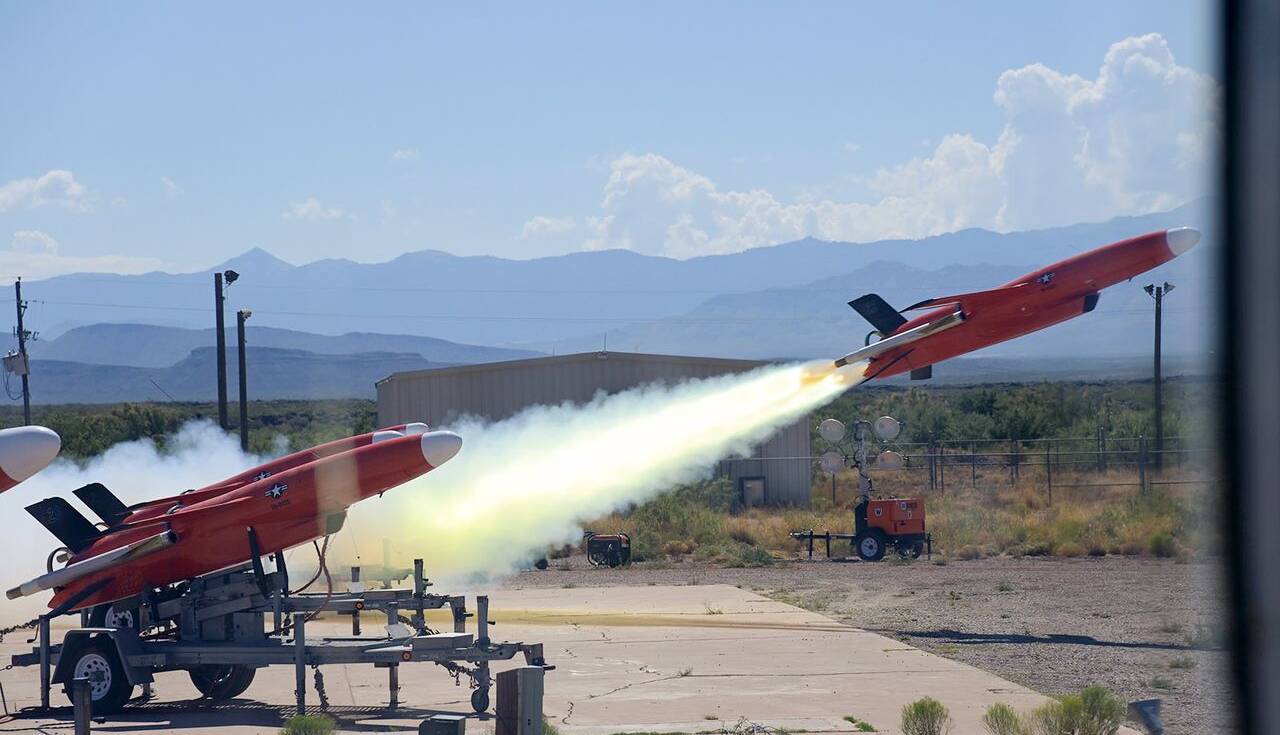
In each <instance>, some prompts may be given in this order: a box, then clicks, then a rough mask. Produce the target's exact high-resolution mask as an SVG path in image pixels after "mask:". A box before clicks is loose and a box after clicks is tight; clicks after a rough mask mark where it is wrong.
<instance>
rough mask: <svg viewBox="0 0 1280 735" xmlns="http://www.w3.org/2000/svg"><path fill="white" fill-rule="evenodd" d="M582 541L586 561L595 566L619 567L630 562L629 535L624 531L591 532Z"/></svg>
mask: <svg viewBox="0 0 1280 735" xmlns="http://www.w3.org/2000/svg"><path fill="white" fill-rule="evenodd" d="M583 542H584V544H585V546H586V551H587V561H589V562H591V564H592V565H593V566H597V567H620V566H623V565H624V564H630V563H631V537H630V536H628V535H627V534H625V533H592V532H591V531H587V533H586V535H585V537H584V538H583Z"/></svg>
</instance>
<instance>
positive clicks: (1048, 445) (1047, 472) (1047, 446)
mask: <svg viewBox="0 0 1280 735" xmlns="http://www.w3.org/2000/svg"><path fill="white" fill-rule="evenodd" d="M1052 448H1053V442H1051V441H1046V442H1045V443H1044V477H1045V480H1046V481H1048V483H1049V505H1050V507H1052V506H1053V457H1052V456H1050V454H1049V451H1050V450H1051V449H1052Z"/></svg>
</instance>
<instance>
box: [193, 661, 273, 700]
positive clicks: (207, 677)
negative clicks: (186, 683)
mask: <svg viewBox="0 0 1280 735" xmlns="http://www.w3.org/2000/svg"><path fill="white" fill-rule="evenodd" d="M255 673H257V670H256V669H252V668H250V667H248V666H234V665H231V666H212V665H210V666H197V667H196V668H194V669H188V670H187V674H188V675H189V676H190V677H191V683H192V684H194V685H195V687H196V689H199V690H200V693H201V694H203V695H204V696H206V697H208V698H209V699H214V700H218V701H223V700H227V699H234V698H236V697H238V696H240V695H241V694H244V690H246V689H248V688H249V685H250V684H252V683H253V676H254V674H255Z"/></svg>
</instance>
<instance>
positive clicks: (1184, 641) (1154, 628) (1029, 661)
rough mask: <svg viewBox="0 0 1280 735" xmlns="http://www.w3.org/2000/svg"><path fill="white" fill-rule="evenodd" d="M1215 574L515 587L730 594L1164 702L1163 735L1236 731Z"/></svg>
mask: <svg viewBox="0 0 1280 735" xmlns="http://www.w3.org/2000/svg"><path fill="white" fill-rule="evenodd" d="M1221 580H1222V574H1221V573H1220V571H1219V569H1218V567H1217V566H1216V565H1215V564H1212V563H1202V564H1187V563H1178V562H1176V561H1173V560H1165V559H1147V558H1130V557H1105V558H1097V559H1094V558H1085V559H1049V558H1025V559H1006V558H999V559H982V560H974V561H949V562H947V563H945V564H943V563H939V562H937V561H935V562H929V561H926V560H924V559H921V560H919V561H916V562H912V563H898V562H882V563H878V564H868V563H860V562H829V561H825V560H823V561H813V562H809V561H796V562H789V563H782V564H777V565H774V566H771V567H765V568H752V569H733V568H724V567H720V566H716V565H712V564H707V563H702V562H694V561H685V562H680V563H672V564H661V565H650V564H637V565H635V566H632V567H629V568H622V569H596V568H593V567H590V566H588V565H587V564H586V562H585V560H584V559H583V558H581V557H574V558H572V559H568V560H560V561H553V562H552V563H551V568H549V569H547V570H544V571H528V572H524V573H522V574H520V575H519V576H517V577H515V578H512V579H511V580H510V581H508V582H507V585H506V586H508V587H588V586H608V585H645V584H653V585H668V584H732V585H736V586H738V587H741V588H743V589H748V590H752V591H756V592H759V593H761V594H765V595H768V596H771V597H774V598H776V599H778V600H781V601H783V602H787V603H790V604H794V605H798V606H800V607H804V608H807V609H809V610H813V611H816V612H820V613H822V614H824V615H827V616H829V617H831V618H834V619H836V620H840V621H842V622H846V623H848V624H850V625H854V626H858V627H861V628H865V629H868V630H872V631H875V632H878V633H881V634H883V635H889V636H893V637H897V638H899V639H900V640H902V641H905V642H908V643H910V644H911V645H913V646H918V647H920V648H923V649H925V650H927V651H930V652H932V653H935V654H938V655H941V656H946V657H948V658H952V659H956V660H958V661H961V662H964V663H967V664H970V665H973V666H976V667H978V668H981V669H985V670H987V671H990V672H992V673H994V674H997V675H999V676H1001V677H1004V678H1006V679H1009V680H1012V681H1014V682H1017V683H1019V684H1023V685H1025V686H1028V687H1030V688H1032V689H1035V690H1037V691H1040V692H1043V693H1045V694H1063V693H1067V692H1072V691H1078V690H1079V689H1080V688H1082V687H1084V686H1087V685H1089V684H1094V683H1096V684H1102V685H1104V686H1107V687H1109V688H1111V689H1112V690H1113V691H1115V692H1116V693H1117V694H1119V695H1120V696H1122V697H1125V698H1126V699H1127V700H1129V701H1133V700H1137V699H1153V698H1159V699H1161V700H1163V702H1164V721H1165V726H1166V730H1165V731H1166V732H1167V733H1169V735H1192V734H1199V733H1231V732H1235V731H1236V728H1235V725H1234V721H1233V714H1232V707H1233V704H1232V696H1231V691H1230V686H1229V684H1228V682H1227V679H1226V677H1227V667H1228V656H1227V653H1226V652H1225V651H1224V650H1223V644H1224V637H1225V632H1226V631H1225V628H1224V625H1223V622H1222V621H1223V620H1224V619H1225V615H1224V606H1225V598H1224V593H1223V590H1222V588H1221Z"/></svg>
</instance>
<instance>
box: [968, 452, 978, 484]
mask: <svg viewBox="0 0 1280 735" xmlns="http://www.w3.org/2000/svg"><path fill="white" fill-rule="evenodd" d="M969 475H970V478H969V484H970V485H971V486H972V487H973V489H974V490H977V489H978V445H977V443H976V442H969Z"/></svg>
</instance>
